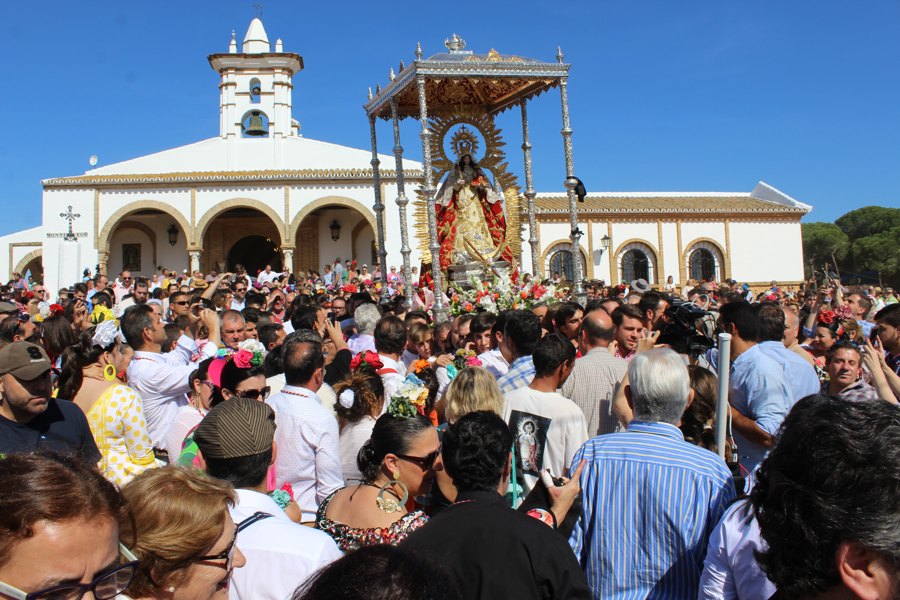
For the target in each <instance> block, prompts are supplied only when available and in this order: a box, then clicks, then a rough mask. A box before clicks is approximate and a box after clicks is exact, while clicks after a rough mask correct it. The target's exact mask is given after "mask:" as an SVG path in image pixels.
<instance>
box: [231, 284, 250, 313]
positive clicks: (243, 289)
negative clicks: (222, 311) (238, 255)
mask: <svg viewBox="0 0 900 600" xmlns="http://www.w3.org/2000/svg"><path fill="white" fill-rule="evenodd" d="M249 287H250V284H249V283H248V282H247V278H246V277H238V278H237V279H235V281H234V285H233V286H231V292H232V294H234V298H232V299H231V306H230V307H228V308H230V309H231V310H236V311H239V312H240V311H242V310H244V299H245V298H246V297H247V289H248V288H249Z"/></svg>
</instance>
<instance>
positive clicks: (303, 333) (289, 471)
mask: <svg viewBox="0 0 900 600" xmlns="http://www.w3.org/2000/svg"><path fill="white" fill-rule="evenodd" d="M281 355H282V357H283V360H284V378H285V381H286V382H287V385H285V386H284V388H282V390H281V392H280V393H278V394H275V395H274V396H270V397H269V399H268V400H266V403H267V404H268V405H269V406H271V407H272V408H273V409H275V420H276V422H277V424H278V429H277V431H276V433H275V441H276V442H277V443H278V456H277V458H276V462H275V467H276V472H277V473H278V480H279V481H283V482H287V483H290V484H291V486H292V487H293V488H294V498H295V499H296V501H297V505H298V506H299V507H300V510H301V511H302V513H303V517H302V518H303V522H310V521H313V520H314V519H315V515H316V509H318V507H319V505H320V504H321V503H322V501H323V500H325V498H326V497H327V496H328V495H329V494H331V492H333V491H335V490H338V489H340V488H342V487H344V476H343V472H342V470H341V455H340V447H339V439H338V423H337V420H336V419H335V417H334V415H332V414H331V413H329V412H328V411H327V410H325V409H324V408H322V401H321V399H320V398H319V396H318V395H317V394H316V392H317V391H318V390H319V388H320V387H321V386H322V382H323V380H324V377H325V356H324V354H323V350H322V338H321V337H319V335H318V334H317V333H315V332H313V331H310V330H307V329H301V330H299V331H295V332H294V333H292V334H290V335H289V336H287V337H286V338H285V340H284V343H283V344H282V347H281Z"/></svg>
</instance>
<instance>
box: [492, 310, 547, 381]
mask: <svg viewBox="0 0 900 600" xmlns="http://www.w3.org/2000/svg"><path fill="white" fill-rule="evenodd" d="M540 341H541V321H540V319H538V318H537V316H536V315H535V314H534V313H532V312H531V311H530V310H511V311H509V316H508V317H507V320H506V327H505V328H504V330H503V338H502V339H501V340H500V353H501V354H502V355H503V358H504V359H506V362H508V363H509V370H508V371H507V372H506V374H505V375H504V376H502V377H501V378H500V379H498V380H497V383H498V384H499V385H500V391H501V392H503V393H504V394H505V393H507V392H512V391H515V390H517V389H519V388H523V387H525V386H526V385H528V384H530V383H531V380H532V379H534V363H533V362H532V360H531V355H532V354H534V349H535V348H537V345H538V342H540Z"/></svg>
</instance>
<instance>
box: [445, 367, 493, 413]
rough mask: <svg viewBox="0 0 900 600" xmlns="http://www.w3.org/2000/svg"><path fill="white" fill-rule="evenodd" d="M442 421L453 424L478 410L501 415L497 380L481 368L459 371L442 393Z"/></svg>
mask: <svg viewBox="0 0 900 600" xmlns="http://www.w3.org/2000/svg"><path fill="white" fill-rule="evenodd" d="M441 404H442V405H443V413H444V420H445V421H446V422H447V423H454V422H455V421H456V420H457V419H459V418H460V417H462V416H464V415H467V414H469V413H470V412H476V411H479V410H489V411H491V412H493V413H497V414H498V415H500V414H502V413H503V393H502V392H501V391H500V386H499V385H497V379H496V378H495V377H494V376H493V375H491V374H490V373H489V372H488V371H487V370H485V369H482V368H481V367H466V368H465V369H463V370H462V371H460V372H459V373H458V374H457V375H456V377H455V378H454V379H453V381H451V382H450V385H448V386H447V391H446V392H445V393H444V399H443V400H442V402H441Z"/></svg>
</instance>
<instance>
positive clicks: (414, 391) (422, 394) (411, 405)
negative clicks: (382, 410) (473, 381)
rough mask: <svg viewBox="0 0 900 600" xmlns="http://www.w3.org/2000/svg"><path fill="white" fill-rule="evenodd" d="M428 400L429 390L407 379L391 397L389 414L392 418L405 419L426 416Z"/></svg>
mask: <svg viewBox="0 0 900 600" xmlns="http://www.w3.org/2000/svg"><path fill="white" fill-rule="evenodd" d="M417 379H418V378H417ZM427 400H428V388H426V387H425V386H424V385H422V384H417V383H414V381H411V380H409V379H407V380H405V381H404V382H403V383H402V384H401V385H400V387H399V388H397V391H395V392H394V393H393V395H392V396H391V402H390V404H389V405H388V409H387V412H388V414H389V415H391V416H392V417H398V418H403V419H409V418H412V417H415V416H416V415H417V414H418V415H424V414H425V402H426V401H427Z"/></svg>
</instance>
